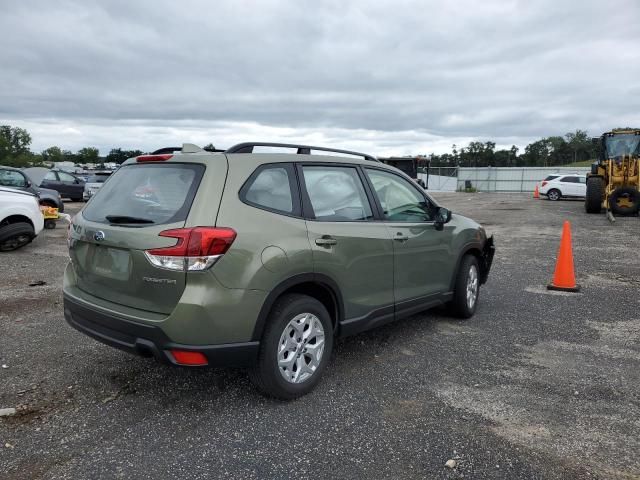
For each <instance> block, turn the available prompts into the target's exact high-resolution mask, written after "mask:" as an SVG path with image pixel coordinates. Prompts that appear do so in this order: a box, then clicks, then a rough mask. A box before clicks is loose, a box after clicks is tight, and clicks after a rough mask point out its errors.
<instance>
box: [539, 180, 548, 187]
mask: <svg viewBox="0 0 640 480" xmlns="http://www.w3.org/2000/svg"><path fill="white" fill-rule="evenodd" d="M547 183H549V182H547V181H546V180H543V181H542V184H541V185H540V186H541V187H544V186H545V185H546V184H547Z"/></svg>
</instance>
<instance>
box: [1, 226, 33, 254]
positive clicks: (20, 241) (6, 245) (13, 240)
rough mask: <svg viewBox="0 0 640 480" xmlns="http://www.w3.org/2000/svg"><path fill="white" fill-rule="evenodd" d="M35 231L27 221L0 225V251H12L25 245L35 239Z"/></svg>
mask: <svg viewBox="0 0 640 480" xmlns="http://www.w3.org/2000/svg"><path fill="white" fill-rule="evenodd" d="M33 237H35V232H34V231H33V227H32V226H31V225H30V224H28V223H27V222H17V223H9V224H6V225H3V226H0V252H10V251H12V250H17V249H18V248H21V247H24V246H25V245H27V244H28V243H30V242H31V240H33Z"/></svg>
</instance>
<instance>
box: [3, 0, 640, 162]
mask: <svg viewBox="0 0 640 480" xmlns="http://www.w3.org/2000/svg"><path fill="white" fill-rule="evenodd" d="M0 31H1V32H2V48H1V49H0V123H2V124H10V125H15V126H21V127H24V128H26V129H27V130H28V131H29V132H30V133H31V135H32V137H33V144H32V149H33V150H34V151H40V150H42V149H44V148H47V147H49V146H51V145H58V146H60V147H61V148H63V149H69V150H74V151H75V150H77V149H79V148H81V147H84V146H96V147H98V148H100V151H101V153H102V154H106V153H108V151H109V150H110V149H111V148H113V147H123V148H140V149H142V150H153V149H155V148H159V147H163V146H173V145H176V144H180V143H182V142H191V143H196V144H200V145H204V144H206V143H209V142H212V143H213V144H214V145H216V146H217V147H228V146H230V145H232V144H233V143H237V142H241V141H248V140H262V141H288V142H305V143H312V144H322V145H327V146H337V147H343V148H350V149H357V150H364V151H367V152H370V153H373V154H376V155H388V154H420V153H432V152H436V153H440V152H443V151H448V150H449V149H450V147H451V144H453V143H456V144H458V145H460V144H462V145H466V144H467V143H468V142H469V141H471V140H481V141H486V140H493V141H495V142H496V143H497V144H498V145H499V146H507V147H508V146H510V145H511V144H516V145H519V146H521V147H523V146H524V145H526V144H527V143H528V142H530V141H531V140H534V139H537V138H540V137H542V136H548V135H556V134H560V135H562V134H564V133H566V132H568V131H573V130H575V129H576V128H581V129H587V130H588V131H589V133H590V134H593V135H597V134H599V133H601V131H604V130H607V129H610V128H612V127H616V126H627V125H628V126H638V125H640V1H639V0H608V1H606V2H605V1H595V0H572V1H568V0H541V1H536V0H526V1H519V0H513V1H507V0H484V1H482V2H480V1H472V0H462V1H460V0H457V1H455V2H453V1H446V0H441V1H405V0H393V1H389V2H383V1H375V0H368V1H365V0H363V1H356V0H352V1H294V0H289V1H276V0H271V1H255V2H252V1H241V0H234V1H220V0H217V1H206V0H202V1H180V2H176V1H172V2H169V1H167V2H162V1H158V0H153V1H151V0H149V1H143V0H136V1H130V0H126V1H125V0H114V1H108V0H104V1H102V2H94V1H89V0H83V1H55V2H52V1H50V0H43V1H30V0H22V1H19V2H18V1H11V2H9V1H5V2H3V5H2V10H1V12H0Z"/></svg>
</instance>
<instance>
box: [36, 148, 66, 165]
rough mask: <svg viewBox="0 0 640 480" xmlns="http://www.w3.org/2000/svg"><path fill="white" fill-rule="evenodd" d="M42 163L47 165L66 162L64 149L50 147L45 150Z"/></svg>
mask: <svg viewBox="0 0 640 480" xmlns="http://www.w3.org/2000/svg"><path fill="white" fill-rule="evenodd" d="M41 155H42V161H43V162H47V163H54V162H62V161H63V160H64V155H63V154H62V149H61V148H60V147H56V146H55V145H54V146H53V147H49V148H47V149H46V150H43V151H42V153H41Z"/></svg>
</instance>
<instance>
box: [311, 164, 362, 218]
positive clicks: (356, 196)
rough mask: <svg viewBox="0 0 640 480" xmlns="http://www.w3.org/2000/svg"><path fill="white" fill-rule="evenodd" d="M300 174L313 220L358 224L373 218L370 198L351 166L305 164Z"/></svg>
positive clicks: (356, 172)
mask: <svg viewBox="0 0 640 480" xmlns="http://www.w3.org/2000/svg"><path fill="white" fill-rule="evenodd" d="M302 172H303V177H304V183H305V187H306V192H307V194H308V197H309V202H310V204H311V209H312V210H313V215H314V217H315V219H316V220H318V221H322V222H358V221H366V220H371V219H372V218H373V213H372V210H371V205H370V204H369V199H368V198H367V195H366V193H365V190H364V186H363V185H362V181H361V180H360V176H359V175H358V171H357V170H356V169H355V168H354V167H337V166H336V167H334V166H324V165H323V166H307V165H305V166H303V167H302Z"/></svg>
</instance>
